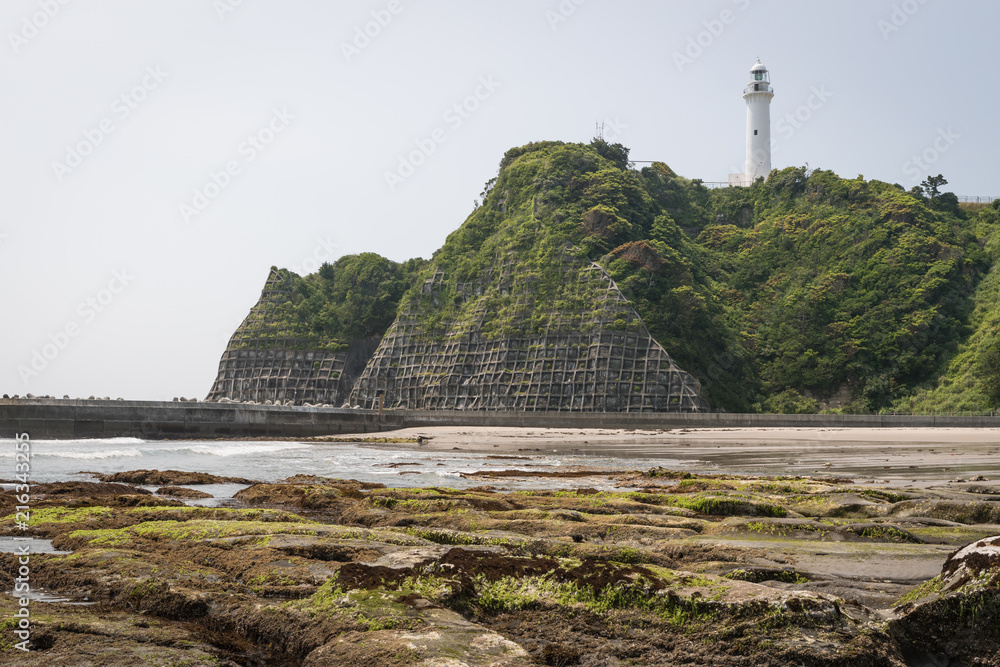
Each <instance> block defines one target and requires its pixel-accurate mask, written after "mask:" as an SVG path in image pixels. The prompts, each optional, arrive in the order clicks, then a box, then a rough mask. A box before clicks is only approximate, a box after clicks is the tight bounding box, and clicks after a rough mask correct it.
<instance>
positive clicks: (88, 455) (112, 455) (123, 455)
mask: <svg viewBox="0 0 1000 667" xmlns="http://www.w3.org/2000/svg"><path fill="white" fill-rule="evenodd" d="M140 456H143V453H142V452H141V451H140V450H138V449H101V450H98V451H96V452H65V451H63V452H59V451H56V452H33V454H32V457H33V458H54V459H74V460H78V461H93V460H96V459H129V458H137V457H140Z"/></svg>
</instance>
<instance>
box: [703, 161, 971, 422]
mask: <svg viewBox="0 0 1000 667" xmlns="http://www.w3.org/2000/svg"><path fill="white" fill-rule="evenodd" d="M952 200H953V196H952V197H951V199H949V198H947V197H941V198H940V200H935V201H933V202H930V201H927V200H925V199H923V198H921V197H919V196H915V195H913V194H909V193H906V192H903V191H902V189H901V188H899V187H898V186H894V185H890V184H886V183H881V182H878V181H867V182H866V181H864V180H862V179H861V178H860V177H859V178H858V179H855V180H844V179H840V178H838V177H837V176H836V175H834V174H833V173H830V172H823V171H817V172H814V173H812V174H811V175H809V176H807V175H806V173H805V172H804V170H802V169H785V170H783V171H780V172H776V173H772V174H771V177H770V178H769V179H768V180H767V182H766V183H758V184H756V185H754V186H753V187H751V188H747V189H727V190H721V191H717V192H715V193H713V204H714V210H715V211H717V212H718V215H719V216H721V219H720V220H719V222H718V223H717V224H713V225H711V226H708V227H706V228H705V229H704V230H703V231H702V233H701V235H700V236H699V242H700V243H701V244H702V245H703V246H704V247H706V248H710V249H711V250H712V252H713V253H714V255H715V257H716V258H717V260H718V262H719V266H720V274H719V281H720V282H721V283H724V284H725V286H726V291H725V293H724V298H725V301H726V306H727V309H728V311H729V313H730V315H731V321H732V322H733V323H734V325H735V326H738V327H739V328H740V334H741V336H742V338H743V344H744V346H745V347H746V348H747V349H748V350H749V351H750V353H751V356H752V359H753V364H754V368H755V369H756V370H757V372H758V373H759V376H760V378H761V386H760V390H761V402H760V408H761V409H762V410H764V411H795V410H803V411H814V410H815V409H816V408H817V407H818V405H817V404H816V402H815V401H813V400H810V399H808V398H805V397H818V398H822V397H827V396H831V395H833V394H835V393H837V392H838V390H839V391H841V392H842V393H844V394H846V395H848V396H851V397H853V402H852V403H851V404H850V406H849V409H852V410H858V411H877V410H880V409H884V408H889V407H890V406H892V405H893V404H894V403H895V402H897V401H899V400H900V399H902V398H904V397H906V396H908V395H909V394H911V393H912V392H913V391H914V389H916V388H917V387H920V386H922V385H924V384H926V383H927V382H929V381H931V380H933V379H934V378H936V377H937V375H938V373H939V372H940V369H941V367H942V363H943V362H944V361H945V360H946V359H947V358H948V357H949V356H950V355H951V354H953V353H954V352H955V350H956V348H957V347H958V345H959V344H960V343H961V342H962V341H963V340H964V339H965V338H966V337H967V336H968V334H969V331H970V330H969V327H968V326H967V325H968V322H969V316H970V311H971V310H972V301H971V300H970V296H971V295H972V294H973V293H974V291H975V290H976V287H977V285H978V284H979V282H980V280H981V279H982V277H983V275H984V274H985V272H986V271H988V270H989V267H990V261H989V258H988V256H987V254H986V252H984V251H983V249H982V247H981V244H980V241H981V236H980V235H978V234H977V233H976V229H977V226H976V224H974V223H973V222H970V221H969V220H968V219H967V217H966V215H965V214H964V213H963V212H962V211H961V210H959V209H958V207H957V205H955V203H954V202H953V201H952ZM748 219H749V220H750V222H749V223H746V222H744V221H746V220H748Z"/></svg>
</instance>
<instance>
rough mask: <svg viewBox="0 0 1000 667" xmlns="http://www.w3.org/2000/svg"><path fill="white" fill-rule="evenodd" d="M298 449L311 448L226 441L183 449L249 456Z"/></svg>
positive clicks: (306, 447) (281, 443) (302, 445)
mask: <svg viewBox="0 0 1000 667" xmlns="http://www.w3.org/2000/svg"><path fill="white" fill-rule="evenodd" d="M297 449H310V445H304V444H302V443H299V442H269V443H256V442H255V443H250V442H246V443H244V442H225V443H218V444H215V443H213V444H211V445H191V446H189V447H185V448H184V449H183V450H182V451H188V452H191V453H192V454H202V455H204V456H248V455H253V454H276V453H278V452H288V451H294V450H297Z"/></svg>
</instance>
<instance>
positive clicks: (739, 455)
mask: <svg viewBox="0 0 1000 667" xmlns="http://www.w3.org/2000/svg"><path fill="white" fill-rule="evenodd" d="M337 437H338V438H339V439H345V438H350V437H351V436H349V435H343V434H341V435H338V436H337ZM356 437H357V440H358V441H359V442H365V441H372V440H373V439H375V438H400V439H418V438H419V439H421V440H422V442H420V443H419V444H414V445H412V446H413V447H414V448H422V449H428V450H431V451H456V450H457V451H465V452H470V451H471V452H483V451H488V452H491V453H524V452H533V451H545V452H555V453H560V454H570V453H572V454H578V455H581V456H601V457H620V458H622V459H658V460H662V461H663V464H662V465H664V466H668V467H669V465H671V464H672V463H679V464H682V465H684V467H685V468H686V469H691V470H693V471H704V472H731V473H743V474H764V475H787V474H792V475H816V474H821V475H824V474H827V475H833V476H841V477H852V478H855V479H856V481H858V482H864V481H871V480H878V483H879V484H883V485H893V486H896V485H903V486H909V485H913V486H917V487H926V486H928V485H933V484H939V483H943V482H947V481H950V480H953V479H966V478H969V477H974V476H977V475H983V476H986V477H991V478H996V477H1000V429H991V428H969V429H960V428H907V429H846V428H845V429H831V428H817V429H809V428H744V429H664V430H657V431H650V430H614V429H538V428H497V427H430V428H409V429H402V430H399V431H391V432H385V433H367V434H358V435H357V436H356ZM394 446H396V447H398V446H399V445H394ZM623 465H627V464H626V463H625V462H624V461H623Z"/></svg>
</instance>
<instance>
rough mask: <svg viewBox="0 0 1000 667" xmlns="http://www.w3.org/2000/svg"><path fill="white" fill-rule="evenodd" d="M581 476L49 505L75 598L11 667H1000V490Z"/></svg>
mask: <svg viewBox="0 0 1000 667" xmlns="http://www.w3.org/2000/svg"><path fill="white" fill-rule="evenodd" d="M510 463H511V465H512V467H513V466H516V465H517V464H518V462H517V461H515V460H513V459H512V460H511V461H510ZM400 473H401V474H402V473H405V470H402V471H400ZM566 473H569V475H570V477H569V479H573V480H574V484H576V483H577V482H578V483H579V485H578V486H577V487H575V488H572V489H560V490H546V489H545V488H539V489H536V490H530V491H525V490H521V491H516V492H515V491H510V490H508V489H504V488H503V486H502V485H503V484H504V483H506V482H507V481H508V480H509V479H511V478H512V477H517V476H518V475H520V474H524V473H523V471H516V470H490V471H483V472H479V473H473V475H475V476H476V477H477V478H478V479H481V481H482V485H481V486H477V487H474V488H471V489H466V490H455V489H447V488H438V487H435V488H387V487H385V486H383V485H380V484H370V483H360V482H355V481H351V480H336V479H328V478H322V477H309V476H297V477H293V478H289V479H287V480H283V481H282V482H280V483H256V484H251V485H250V486H247V487H246V488H244V489H243V490H242V491H240V492H239V493H237V494H236V497H235V499H234V500H233V502H231V503H230V505H231V506H224V507H200V506H199V507H194V506H189V505H186V504H185V503H184V502H183V500H181V499H179V498H177V497H176V495H175V494H177V493H178V491H177V490H176V489H177V488H178V487H190V486H196V485H197V484H206V483H213V482H218V480H217V479H215V478H213V477H211V476H206V475H203V474H192V473H177V472H171V471H166V472H165V473H161V472H160V471H133V472H132V473H121V474H119V475H116V476H115V477H114V478H113V479H112V478H108V480H107V481H103V482H67V483H59V484H44V485H39V486H37V487H36V488H35V504H34V507H33V510H32V521H31V526H32V528H31V534H32V535H33V536H35V537H36V538H39V539H44V540H51V544H52V546H53V547H54V548H55V549H57V550H59V551H61V552H62V553H51V554H38V555H35V556H33V557H32V573H31V576H32V585H33V586H40V587H43V588H44V589H45V590H46V591H48V592H49V593H52V594H57V595H59V596H61V597H62V598H63V599H64V600H65V602H63V603H44V602H37V603H34V604H33V616H32V619H33V623H34V631H33V634H32V640H31V641H32V649H33V651H32V652H31V653H28V654H25V653H23V652H21V651H18V650H16V649H15V648H14V646H13V643H12V641H11V637H12V631H11V629H10V628H11V625H10V621H9V620H7V621H5V625H4V628H5V630H4V634H3V635H2V637H0V652H2V661H3V663H4V664H10V665H41V664H45V665H49V664H59V665H135V664H143V665H180V664H183V665H309V666H316V665H328V664H330V665H332V664H336V665H356V664H358V665H360V664H367V665H441V666H445V665H448V666H458V665H469V666H470V667H471V666H478V665H498V666H499V665H587V666H595V667H596V666H612V665H675V664H676V665H680V664H712V665H754V666H755V667H766V666H770V665H774V666H778V665H831V666H832V665H844V666H845V667H846V666H847V665H851V666H855V665H886V666H889V665H891V666H894V667H896V666H898V667H902V666H906V665H914V666H915V665H956V666H957V665H969V666H981V667H993V666H997V665H1000V657H998V651H997V647H998V646H1000V630H998V629H997V628H998V627H1000V625H998V624H1000V593H998V583H1000V540H998V539H996V538H995V537H994V536H996V535H1000V484H996V483H994V482H990V481H988V480H981V481H978V482H975V483H972V482H964V483H948V484H939V485H934V486H931V487H930V488H927V489H905V490H901V489H888V488H881V487H876V486H873V485H871V484H865V485H863V486H862V485H855V484H853V483H852V480H850V479H847V478H835V477H802V476H797V477H750V476H736V475H723V474H717V475H707V474H704V475H695V474H692V473H690V472H680V471H671V470H668V469H664V468H653V469H649V470H643V471H628V470H621V471H615V472H610V473H609V472H608V471H607V470H587V469H585V468H578V469H574V470H570V471H566V470H562V471H549V472H546V471H545V470H541V471H532V473H531V474H532V475H533V476H535V477H536V478H538V477H541V478H544V477H545V476H546V475H547V474H548V475H551V476H553V477H555V476H557V475H559V476H561V479H562V480H563V481H565V480H566V479H568V478H567V477H566ZM244 481H245V482H247V483H250V482H252V480H244ZM134 484H152V485H160V486H162V487H165V488H164V489H161V490H164V491H165V492H166V493H165V494H164V495H159V494H155V493H150V492H149V491H148V490H145V489H142V488H139V487H137V486H134ZM543 486H544V484H543ZM168 493H169V494H171V495H167V494H168ZM0 503H2V504H3V508H2V509H0V511H2V512H3V515H4V516H7V515H12V514H13V512H14V511H15V505H16V501H15V499H14V495H13V493H12V492H9V491H5V492H3V493H2V494H0ZM8 519H11V520H8V521H5V522H4V524H3V525H4V526H5V528H6V527H9V526H11V524H12V518H11V517H10V516H8ZM5 534H7V535H13V534H14V532H13V530H12V529H9V528H7V529H6V533H5ZM18 535H19V536H20V535H22V533H20V532H18ZM2 563H3V566H2V567H3V570H4V572H5V574H6V575H9V576H11V577H13V576H14V573H15V571H16V564H15V559H14V558H12V557H10V556H6V557H4V558H3V559H2ZM74 602H75V603H87V604H72V603H74ZM16 604H17V600H16V599H15V598H14V597H12V596H9V595H8V596H3V597H2V598H0V618H2V619H12V618H13V613H14V611H15V609H16Z"/></svg>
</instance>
